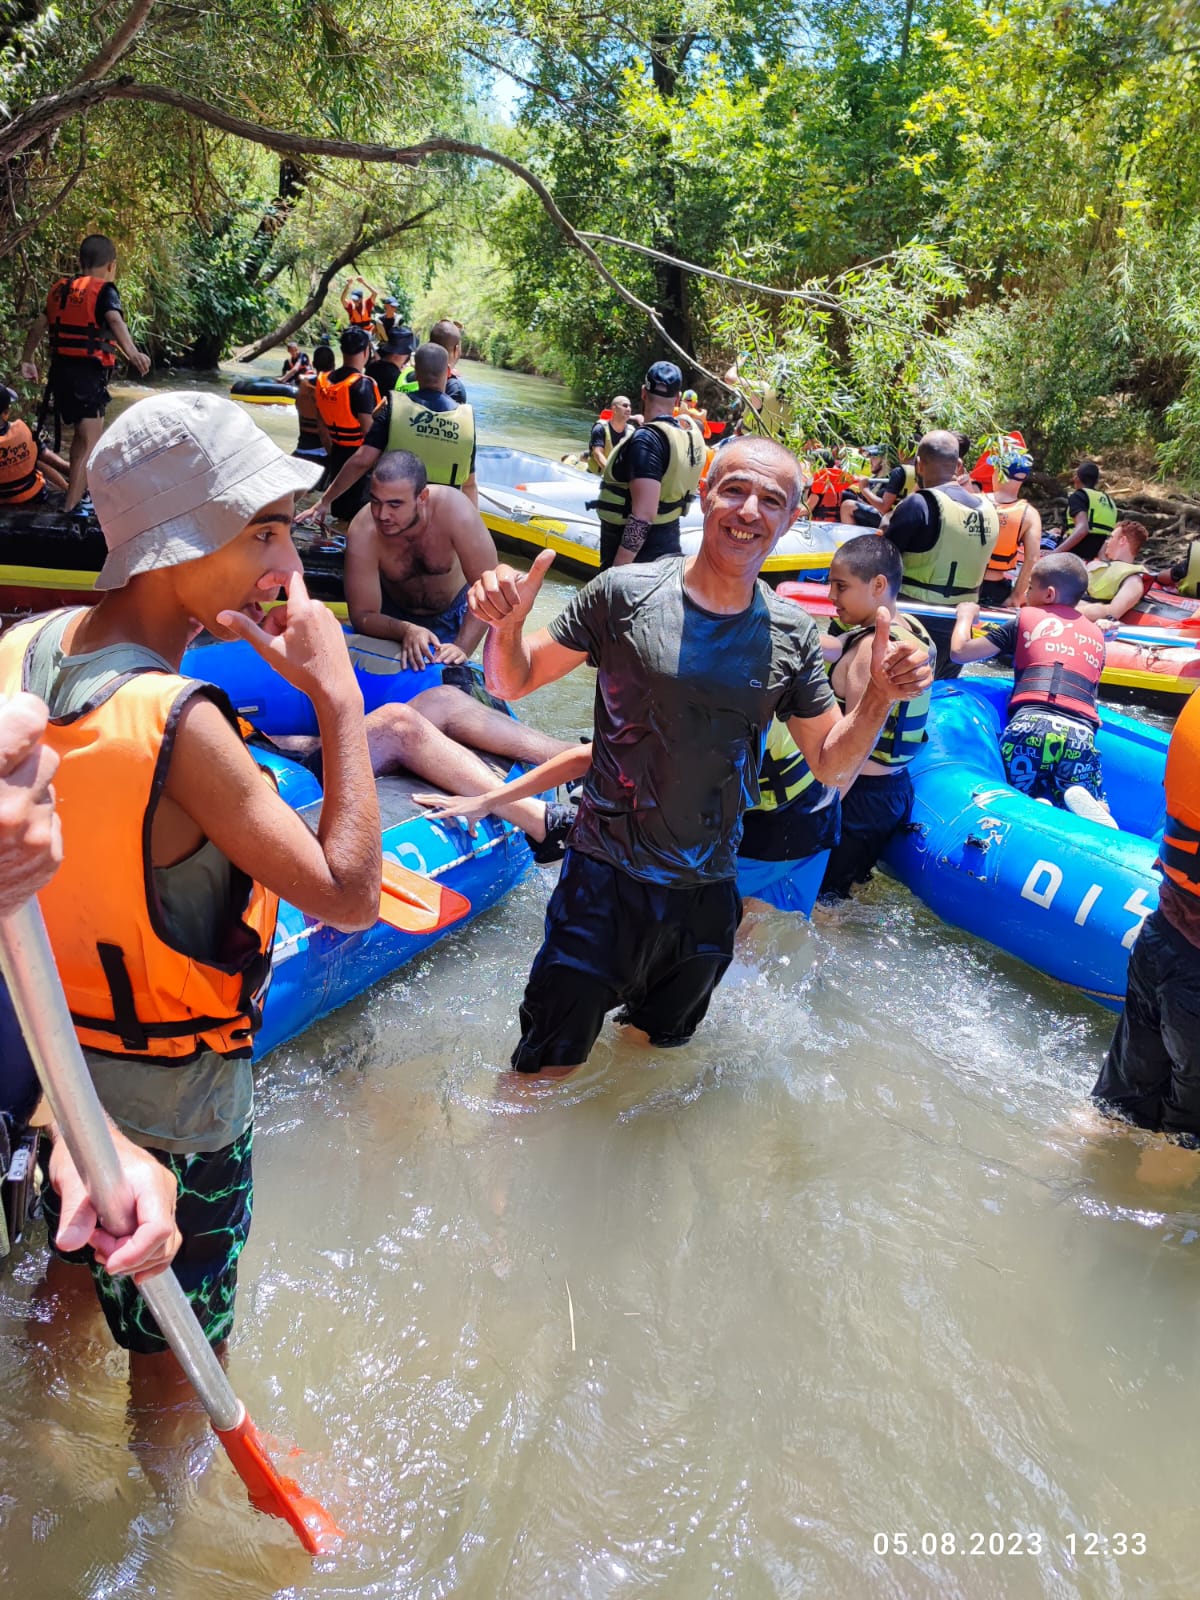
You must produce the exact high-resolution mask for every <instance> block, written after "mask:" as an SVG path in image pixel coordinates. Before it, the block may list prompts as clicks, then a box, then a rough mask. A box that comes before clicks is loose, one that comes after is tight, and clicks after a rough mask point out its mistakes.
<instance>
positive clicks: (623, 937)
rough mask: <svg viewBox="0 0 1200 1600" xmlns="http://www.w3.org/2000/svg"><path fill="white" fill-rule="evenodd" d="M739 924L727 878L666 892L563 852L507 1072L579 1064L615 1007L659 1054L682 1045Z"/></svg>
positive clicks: (709, 996) (735, 900) (707, 997)
mask: <svg viewBox="0 0 1200 1600" xmlns="http://www.w3.org/2000/svg"><path fill="white" fill-rule="evenodd" d="M741 920H742V902H741V897H740V896H739V894H738V892H737V884H736V883H735V882H734V880H733V879H732V878H731V879H728V880H722V881H721V882H719V883H707V884H701V885H698V886H689V887H687V888H680V889H669V888H664V887H662V886H661V885H660V884H655V883H643V882H642V881H641V879H639V878H632V877H630V875H629V874H628V873H627V872H621V871H620V870H619V869H618V868H616V867H613V866H610V865H609V864H608V863H607V862H604V861H597V860H596V859H595V858H594V857H592V856H585V855H581V854H580V852H579V851H578V850H568V851H567V855H566V859H565V861H564V862H563V869H562V874H561V876H560V877H559V880H558V886H557V888H556V889H555V891H554V893H553V894H552V895H551V897H550V904H549V906H548V907H547V908H546V937H545V940H544V942H543V944H542V948H541V949H540V950H539V951H538V953H537V956H536V958H535V959H534V963H533V968H532V970H531V972H530V974H529V982H528V984H527V985H526V988H525V998H524V999H523V1000H522V1002H521V1042H520V1044H519V1045H518V1046H517V1048H516V1050H515V1051H514V1052H513V1057H512V1065H513V1066H514V1067H515V1069H516V1070H517V1071H518V1072H540V1071H541V1070H542V1068H543V1067H576V1066H579V1065H581V1064H582V1063H583V1062H584V1061H586V1060H587V1058H588V1056H589V1054H590V1053H591V1049H592V1046H593V1045H594V1044H595V1042H596V1039H597V1036H598V1035H599V1033H600V1029H601V1028H602V1027H603V1026H604V1019H605V1017H606V1016H607V1015H608V1013H609V1012H610V1011H613V1010H615V1009H616V1008H617V1007H618V1006H623V1008H624V1009H623V1011H622V1015H621V1019H620V1020H621V1021H622V1022H628V1023H630V1024H632V1026H634V1027H636V1028H643V1029H644V1030H645V1031H646V1033H648V1034H649V1035H650V1042H651V1044H653V1045H656V1046H657V1047H658V1048H659V1049H666V1048H668V1047H670V1046H674V1045H681V1044H686V1043H687V1042H688V1040H689V1039H690V1038H691V1036H692V1034H693V1033H695V1031H696V1029H697V1028H698V1027H699V1026H700V1023H701V1022H702V1021H703V1019H704V1014H705V1012H706V1011H707V1010H708V1005H709V1001H710V1000H711V999H712V994H713V990H714V989H715V988H716V986H717V984H718V983H720V981H721V979H722V977H723V976H724V975H725V969H726V968H727V967H728V966H729V963H730V960H731V959H732V956H733V938H734V934H735V933H736V932H737V926H738V923H739V922H740V921H741Z"/></svg>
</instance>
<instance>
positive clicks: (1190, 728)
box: [1158, 697, 1200, 895]
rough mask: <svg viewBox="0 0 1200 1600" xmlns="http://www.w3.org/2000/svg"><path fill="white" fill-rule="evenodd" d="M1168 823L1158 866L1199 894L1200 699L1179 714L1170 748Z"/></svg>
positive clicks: (1178, 882) (1181, 885)
mask: <svg viewBox="0 0 1200 1600" xmlns="http://www.w3.org/2000/svg"><path fill="white" fill-rule="evenodd" d="M1166 789H1167V821H1166V825H1165V826H1164V828H1163V838H1162V846H1161V847H1160V849H1159V853H1158V864H1159V866H1160V867H1161V868H1162V869H1163V872H1164V873H1165V874H1166V876H1167V877H1168V878H1170V880H1171V882H1172V883H1173V884H1175V885H1176V886H1177V887H1178V888H1180V889H1186V890H1187V892H1188V894H1194V895H1200V700H1197V699H1195V698H1194V697H1193V698H1192V699H1191V700H1189V701H1188V702H1187V704H1186V705H1185V706H1184V708H1183V710H1182V711H1181V712H1180V713H1179V720H1178V721H1177V722H1176V724H1175V728H1174V730H1173V732H1172V734H1171V743H1170V745H1169V746H1168V747H1167V773H1166Z"/></svg>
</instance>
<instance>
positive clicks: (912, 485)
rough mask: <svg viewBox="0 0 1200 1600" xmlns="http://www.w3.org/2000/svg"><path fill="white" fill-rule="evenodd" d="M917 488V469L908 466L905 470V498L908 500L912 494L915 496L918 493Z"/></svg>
mask: <svg viewBox="0 0 1200 1600" xmlns="http://www.w3.org/2000/svg"><path fill="white" fill-rule="evenodd" d="M916 488H917V469H916V467H914V466H911V465H906V466H905V468H904V496H905V498H907V497H908V496H909V495H910V494H915V493H916Z"/></svg>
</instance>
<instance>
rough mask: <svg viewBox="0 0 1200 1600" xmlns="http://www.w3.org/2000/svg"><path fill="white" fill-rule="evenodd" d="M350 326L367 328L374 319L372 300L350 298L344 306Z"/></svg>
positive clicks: (373, 303)
mask: <svg viewBox="0 0 1200 1600" xmlns="http://www.w3.org/2000/svg"><path fill="white" fill-rule="evenodd" d="M346 315H347V316H348V317H349V318H350V326H351V327H352V328H369V327H370V326H371V324H372V323H373V322H374V321H375V302H374V300H351V301H350V303H349V305H348V306H347V307H346Z"/></svg>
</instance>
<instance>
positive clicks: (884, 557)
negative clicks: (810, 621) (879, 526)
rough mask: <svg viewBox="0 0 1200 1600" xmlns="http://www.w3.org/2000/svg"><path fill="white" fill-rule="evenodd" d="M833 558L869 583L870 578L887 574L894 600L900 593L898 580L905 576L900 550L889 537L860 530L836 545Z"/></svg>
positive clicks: (851, 574)
mask: <svg viewBox="0 0 1200 1600" xmlns="http://www.w3.org/2000/svg"><path fill="white" fill-rule="evenodd" d="M833 560H834V562H836V563H837V565H838V566H840V567H844V568H845V570H846V571H847V572H848V573H849V574H850V576H851V577H852V578H858V579H859V581H860V582H862V583H870V581H871V579H872V578H886V579H887V586H888V594H889V595H891V597H892V599H893V600H894V599H895V598H896V596H897V595H898V594H899V593H900V581H901V579H902V578H903V577H904V563H903V561H902V560H901V559H900V552H899V550H897V548H896V546H895V545H894V544H893V543H892V541H891V540H890V539H885V538H883V537H881V536H880V535H879V534H878V533H860V534H856V535H855V537H854V538H853V539H847V540H846V542H845V544H840V545H838V547H837V550H836V551H835V552H834V557H833ZM831 564H832V563H831Z"/></svg>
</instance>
